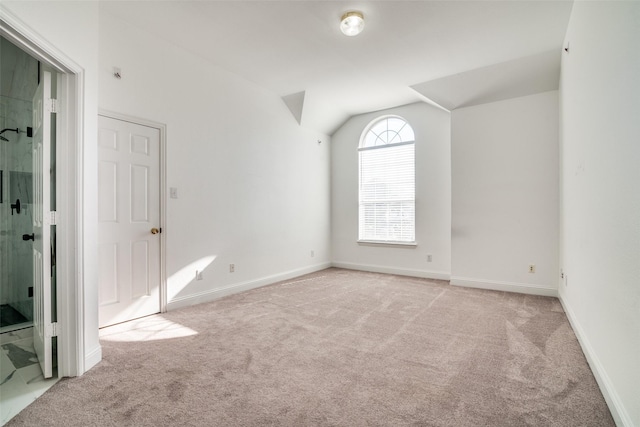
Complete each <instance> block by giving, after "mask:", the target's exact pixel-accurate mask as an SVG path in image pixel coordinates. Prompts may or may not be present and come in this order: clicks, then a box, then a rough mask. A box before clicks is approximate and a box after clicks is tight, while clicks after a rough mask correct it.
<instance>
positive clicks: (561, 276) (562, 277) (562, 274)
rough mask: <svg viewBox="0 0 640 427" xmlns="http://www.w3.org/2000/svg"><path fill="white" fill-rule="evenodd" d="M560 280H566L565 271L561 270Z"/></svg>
mask: <svg viewBox="0 0 640 427" xmlns="http://www.w3.org/2000/svg"><path fill="white" fill-rule="evenodd" d="M560 278H561V279H564V270H562V269H560Z"/></svg>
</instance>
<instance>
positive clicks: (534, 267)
mask: <svg viewBox="0 0 640 427" xmlns="http://www.w3.org/2000/svg"><path fill="white" fill-rule="evenodd" d="M535 272H536V265H535V264H529V273H535Z"/></svg>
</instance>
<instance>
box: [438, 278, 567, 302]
mask: <svg viewBox="0 0 640 427" xmlns="http://www.w3.org/2000/svg"><path fill="white" fill-rule="evenodd" d="M451 284H452V285H454V286H463V287H466V288H479V289H489V290H492V291H505V292H516V293H519V294H530V295H542V296H546V297H557V296H558V290H557V289H556V288H554V287H551V286H544V285H531V284H526V283H515V282H498V281H495V280H484V279H473V278H469V277H456V276H452V277H451Z"/></svg>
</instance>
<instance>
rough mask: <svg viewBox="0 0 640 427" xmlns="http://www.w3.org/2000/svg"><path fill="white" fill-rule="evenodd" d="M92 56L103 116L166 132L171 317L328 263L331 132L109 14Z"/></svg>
mask: <svg viewBox="0 0 640 427" xmlns="http://www.w3.org/2000/svg"><path fill="white" fill-rule="evenodd" d="M99 52H100V59H99V61H100V73H99V84H100V108H101V109H104V110H108V111H114V112H117V113H121V114H128V115H131V116H134V117H140V118H143V119H148V120H153V121H155V122H160V123H164V124H166V126H167V146H168V149H167V186H168V187H176V188H177V189H178V196H179V197H178V199H170V198H169V199H168V201H167V226H166V229H165V230H164V231H163V232H166V238H167V277H168V296H169V307H170V308H175V307H178V306H182V305H188V304H193V303H197V302H201V301H205V300H209V299H212V298H215V297H218V296H221V295H223V294H225V293H228V292H230V291H231V290H235V291H237V290H241V289H246V288H248V287H253V286H257V285H261V284H266V283H270V282H274V281H276V280H278V279H283V278H286V277H291V276H294V275H299V274H303V273H306V272H310V271H314V270H317V269H320V268H324V267H327V266H329V262H330V253H329V251H330V247H329V237H330V236H329V219H330V218H329V183H330V181H329V147H330V138H329V137H328V136H327V135H322V134H319V133H317V132H314V131H311V130H307V129H305V128H301V127H300V126H299V125H298V124H297V122H296V120H295V119H294V117H293V116H292V115H291V113H290V112H289V110H288V109H287V107H286V106H285V104H284V103H283V102H282V100H281V98H280V97H279V96H277V95H276V94H275V93H271V92H269V91H266V90H264V89H261V88H259V87H258V86H256V85H254V84H252V83H249V82H248V81H246V80H243V79H240V78H239V77H237V76H235V75H233V74H230V73H228V72H226V71H224V70H221V69H220V68H218V67H216V66H214V65H212V64H210V63H208V62H206V61H205V60H203V59H201V58H200V57H198V56H196V55H194V54H193V53H190V52H187V51H185V50H183V49H180V48H177V47H175V46H173V45H171V44H169V43H167V42H165V41H163V40H159V39H158V38H156V37H155V36H151V35H149V34H147V33H145V32H142V31H140V30H138V29H137V28H135V27H133V26H131V25H129V24H127V23H125V22H124V21H121V20H119V19H118V18H115V17H113V16H112V15H109V14H108V13H106V12H105V11H101V13H100V45H99ZM114 66H117V67H120V68H121V70H122V79H121V80H118V79H115V78H114V77H113V75H112V68H113V67H114ZM318 140H320V141H322V142H321V143H318ZM312 250H313V251H314V253H315V256H314V257H311V251H312ZM229 264H235V273H230V272H229ZM196 270H203V271H204V274H203V280H202V281H195V280H194V279H195V271H196ZM230 288H231V289H230Z"/></svg>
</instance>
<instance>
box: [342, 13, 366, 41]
mask: <svg viewBox="0 0 640 427" xmlns="http://www.w3.org/2000/svg"><path fill="white" fill-rule="evenodd" d="M363 28H364V16H363V15H362V12H356V11H351V12H346V13H345V14H344V15H342V18H340V31H342V33H343V34H344V35H345V36H349V37H351V36H357V35H358V34H360V33H361V32H362V29H363Z"/></svg>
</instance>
